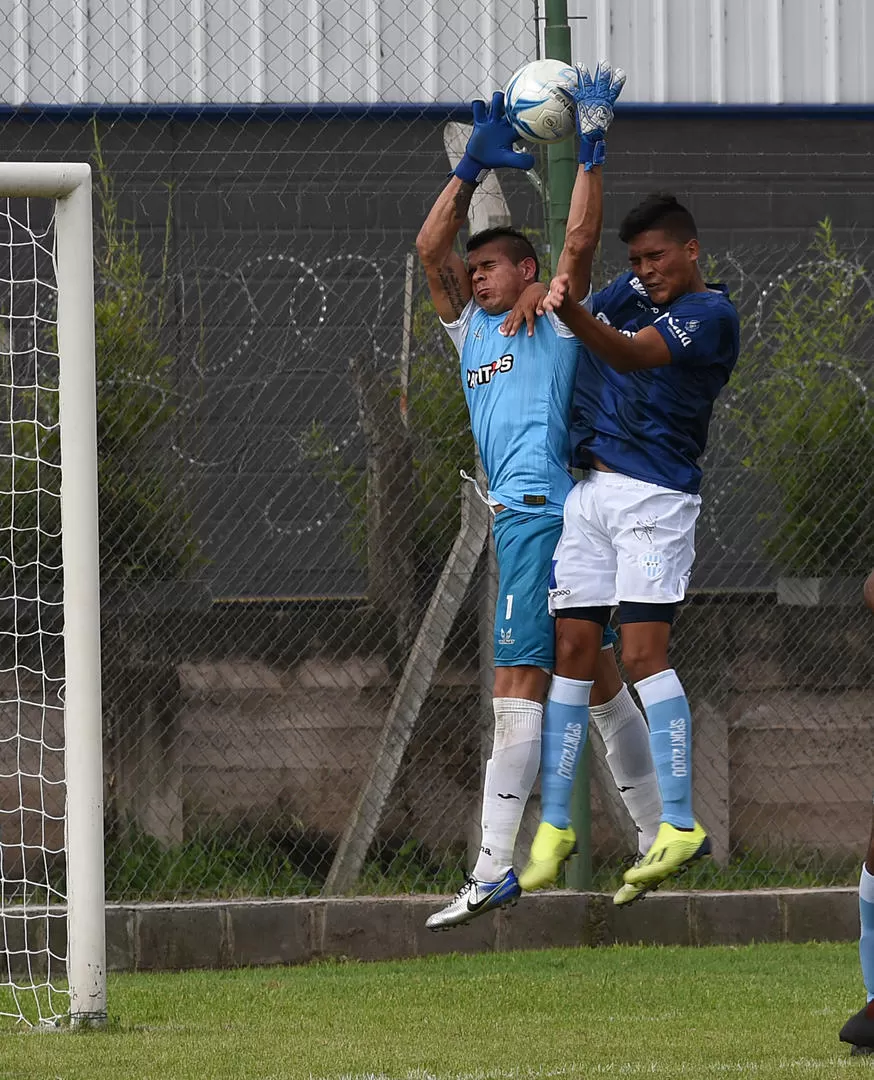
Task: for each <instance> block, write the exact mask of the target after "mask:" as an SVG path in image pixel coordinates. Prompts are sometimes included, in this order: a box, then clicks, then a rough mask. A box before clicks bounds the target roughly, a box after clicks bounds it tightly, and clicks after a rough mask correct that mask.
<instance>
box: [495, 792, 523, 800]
mask: <svg viewBox="0 0 874 1080" xmlns="http://www.w3.org/2000/svg"><path fill="white" fill-rule="evenodd" d="M498 798H499V799H515V800H516V802H518V801H519V796H518V795H502V794H501V793H500V791H499V792H498Z"/></svg>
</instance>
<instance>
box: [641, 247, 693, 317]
mask: <svg viewBox="0 0 874 1080" xmlns="http://www.w3.org/2000/svg"><path fill="white" fill-rule="evenodd" d="M628 261H629V262H630V263H631V269H632V270H633V271H634V272H635V274H637V276H638V278H640V281H641V284H642V285H643V286H644V288H645V289H646V291H647V293H648V294H649V298H650V300H652V302H653V303H654V304H656V305H658V306H659V307H665V306H666V305H667V304H670V303H672V302H673V301H674V300H676V299H677V297H678V296H682V295H683V294H684V293H687V292H693V291H694V290H695V288H696V285H697V282H698V241H697V240H687V241H686V242H685V243H684V242H682V241H680V240H676V239H675V238H674V237H672V236H671V235H670V233H667V232H665V231H664V230H663V229H647V230H646V232H642V233H638V234H637V236H634V237H632V239H631V240H630V241H629V242H628Z"/></svg>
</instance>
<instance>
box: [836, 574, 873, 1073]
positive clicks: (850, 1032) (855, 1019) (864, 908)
mask: <svg viewBox="0 0 874 1080" xmlns="http://www.w3.org/2000/svg"><path fill="white" fill-rule="evenodd" d="M863 597H864V600H865V604H866V605H867V607H868V608H869V610H870V611H872V612H874V571H872V572H871V573H870V574H869V575H868V580H867V581H866V582H865V589H864V593H863ZM859 922H860V923H861V933H860V935H859V960H860V961H861V964H862V979H863V981H864V983H865V992H866V993H867V995H868V1003H867V1005H866V1006H865V1007H864V1008H863V1009H860V1010H859V1012H857V1013H855V1015H853V1016H851V1017H850V1019H849V1020H848V1021H847V1022H846V1024H844V1026H843V1027H842V1028H841V1031H840V1038H841V1039H842V1041H843V1042H848V1043H851V1044H852V1047H853V1050H852V1052H853V1054H874V816H872V818H871V839H870V840H869V841H868V856H867V858H866V859H865V862H864V864H863V865H862V876H861V878H860V879H859Z"/></svg>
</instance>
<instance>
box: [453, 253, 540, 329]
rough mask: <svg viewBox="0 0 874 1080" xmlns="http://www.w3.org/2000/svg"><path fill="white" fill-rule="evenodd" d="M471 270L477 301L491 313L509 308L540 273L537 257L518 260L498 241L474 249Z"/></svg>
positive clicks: (472, 287) (469, 266)
mask: <svg viewBox="0 0 874 1080" xmlns="http://www.w3.org/2000/svg"><path fill="white" fill-rule="evenodd" d="M467 270H468V273H469V274H470V285H471V289H472V290H473V297H474V300H476V302H477V303H478V304H479V306H480V307H481V308H482V309H483V311H484V312H485V313H486V314H487V315H501V314H502V313H503V312H505V311H509V310H510V309H511V308H512V307H513V305H514V304H515V303H516V301H517V300H518V299H519V297H520V296H521V295H522V293H523V292H524V291H525V289H526V288H527V287H528V286H529V285H530V284H531V282H532V281H534V279H535V277H536V273H537V267H536V264H535V262H534V260H533V259H527V258H526V259H522V261H521V262H518V263H514V262H513V260H512V258H511V257H510V255H509V254H508V252H507V250H506V248H505V246H504V245H503V244H501V242H500V241H497V240H496V241H493V242H491V243H489V244H483V246H482V247H478V248H476V249H475V250H474V251H471V252H470V253H469V254H468V257H467Z"/></svg>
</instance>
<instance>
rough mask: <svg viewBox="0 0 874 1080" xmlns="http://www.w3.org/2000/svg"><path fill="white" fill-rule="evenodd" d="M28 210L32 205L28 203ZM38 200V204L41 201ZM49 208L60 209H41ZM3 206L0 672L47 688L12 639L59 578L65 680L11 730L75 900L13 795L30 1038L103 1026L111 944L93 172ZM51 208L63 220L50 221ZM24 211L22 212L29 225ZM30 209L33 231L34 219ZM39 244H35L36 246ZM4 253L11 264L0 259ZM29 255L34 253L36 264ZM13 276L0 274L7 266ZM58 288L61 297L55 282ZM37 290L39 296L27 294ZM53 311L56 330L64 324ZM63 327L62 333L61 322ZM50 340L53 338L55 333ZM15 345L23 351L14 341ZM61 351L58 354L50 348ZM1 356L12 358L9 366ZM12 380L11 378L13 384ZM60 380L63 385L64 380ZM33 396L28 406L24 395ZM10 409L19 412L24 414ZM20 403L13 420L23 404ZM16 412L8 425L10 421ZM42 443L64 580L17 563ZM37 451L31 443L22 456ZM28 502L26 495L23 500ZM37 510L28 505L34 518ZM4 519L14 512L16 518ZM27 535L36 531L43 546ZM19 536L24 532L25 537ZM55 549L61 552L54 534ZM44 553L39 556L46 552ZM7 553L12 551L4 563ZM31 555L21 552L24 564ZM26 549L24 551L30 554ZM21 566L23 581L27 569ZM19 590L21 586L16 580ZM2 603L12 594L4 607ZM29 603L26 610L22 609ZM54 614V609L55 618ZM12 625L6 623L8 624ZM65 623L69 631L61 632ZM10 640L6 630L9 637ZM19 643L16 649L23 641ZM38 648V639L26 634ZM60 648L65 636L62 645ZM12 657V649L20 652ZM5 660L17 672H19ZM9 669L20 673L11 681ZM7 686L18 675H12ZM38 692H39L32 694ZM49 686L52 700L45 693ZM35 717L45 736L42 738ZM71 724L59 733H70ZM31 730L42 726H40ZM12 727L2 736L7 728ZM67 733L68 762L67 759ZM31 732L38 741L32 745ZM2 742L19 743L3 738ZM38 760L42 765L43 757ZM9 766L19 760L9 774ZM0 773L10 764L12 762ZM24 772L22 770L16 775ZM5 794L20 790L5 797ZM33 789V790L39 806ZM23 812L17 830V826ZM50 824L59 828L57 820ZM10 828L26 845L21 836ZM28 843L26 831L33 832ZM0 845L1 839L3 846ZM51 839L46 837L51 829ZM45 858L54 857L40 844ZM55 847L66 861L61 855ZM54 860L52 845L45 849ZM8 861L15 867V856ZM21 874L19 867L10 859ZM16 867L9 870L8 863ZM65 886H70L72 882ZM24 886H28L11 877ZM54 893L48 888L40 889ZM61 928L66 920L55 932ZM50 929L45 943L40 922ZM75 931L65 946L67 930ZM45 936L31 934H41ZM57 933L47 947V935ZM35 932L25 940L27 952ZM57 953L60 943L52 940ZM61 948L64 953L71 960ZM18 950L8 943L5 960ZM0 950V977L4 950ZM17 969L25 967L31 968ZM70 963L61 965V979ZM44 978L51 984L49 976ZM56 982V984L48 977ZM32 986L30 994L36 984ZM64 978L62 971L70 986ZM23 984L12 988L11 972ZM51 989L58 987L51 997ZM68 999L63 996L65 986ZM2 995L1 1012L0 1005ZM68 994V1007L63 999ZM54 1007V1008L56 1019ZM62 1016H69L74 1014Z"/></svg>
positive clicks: (0, 819)
mask: <svg viewBox="0 0 874 1080" xmlns="http://www.w3.org/2000/svg"><path fill="white" fill-rule="evenodd" d="M20 200H24V202H20ZM38 200H39V201H38ZM46 200H51V203H47V202H46ZM0 202H2V205H3V207H4V208H5V209H4V211H3V214H2V216H0V224H2V225H4V226H5V229H6V235H5V238H4V237H0V249H2V250H3V254H2V255H0V278H2V282H3V290H4V292H3V296H2V297H0V324H4V323H6V322H8V326H4V328H3V334H2V340H0V360H2V361H3V364H4V367H3V372H4V379H3V381H4V383H6V382H8V383H9V385H8V386H6V385H4V386H3V388H2V391H3V397H4V400H5V401H8V402H9V403H10V405H9V407H8V409H7V406H6V405H5V404H4V405H3V408H4V409H6V410H7V411H5V412H4V413H3V415H2V416H0V425H2V426H3V427H4V429H5V432H6V434H4V442H3V446H2V450H3V454H2V456H3V457H5V458H7V459H8V461H7V462H5V463H4V470H6V469H7V467H8V472H7V471H4V473H3V475H4V477H5V476H7V475H9V476H11V477H12V478H13V479H12V483H11V484H8V485H7V484H6V483H5V482H4V484H3V487H4V488H5V489H6V490H4V491H3V492H2V493H0V495H2V497H3V499H4V502H3V507H4V511H3V513H4V516H5V517H6V518H7V520H6V521H2V522H0V525H2V526H3V527H4V528H6V529H7V530H8V531H9V535H10V541H9V542H10V544H11V545H13V546H12V548H11V551H12V555H11V557H8V556H7V557H5V562H6V563H8V564H9V565H8V566H7V567H5V568H4V569H5V571H6V577H5V578H4V581H11V582H12V583H13V588H12V589H11V593H12V595H11V596H9V595H5V596H3V597H2V599H3V601H4V602H5V603H6V604H7V607H8V609H9V610H12V611H14V619H15V620H16V622H15V627H14V631H13V633H10V632H8V631H7V632H5V633H4V634H3V636H2V642H3V643H4V647H3V649H2V652H0V655H2V659H0V667H2V669H3V677H4V679H5V683H4V686H7V687H8V686H13V687H14V686H18V687H19V688H20V687H21V686H23V685H25V684H27V685H28V686H34V685H36V686H38V684H39V677H40V674H41V673H40V672H39V671H35V670H33V665H32V663H31V664H30V666H28V661H26V660H23V659H21V658H20V654H19V640H18V637H17V636H15V635H17V630H18V619H19V612H20V611H21V610H23V608H24V607H25V605H26V603H28V602H35V603H36V604H37V605H38V606H39V605H42V604H43V597H42V595H41V591H40V581H41V580H42V579H41V577H40V575H41V574H42V575H43V578H51V573H52V572H53V571H57V577H58V580H59V583H60V582H61V581H62V588H63V601H62V602H63V632H62V636H63V648H62V649H61V648H60V644H59V645H58V649H57V652H58V654H59V657H61V658H62V659H61V660H59V664H60V663H61V662H62V665H63V670H62V671H60V670H59V674H58V677H57V678H55V679H54V680H52V679H49V677H48V676H47V675H45V674H44V673H43V690H42V697H41V698H40V697H39V693H40V691H39V689H37V690H36V691H35V692H30V693H23V692H22V691H21V690H20V689H19V702H18V706H17V715H18V716H19V718H21V717H24V718H25V721H26V724H27V725H28V726H27V728H26V730H25V728H24V726H23V723H24V721H22V720H19V730H18V739H19V740H20V741H21V740H25V741H28V742H30V743H31V744H33V743H35V742H38V741H39V739H42V743H41V744H40V745H39V747H38V748H37V749H38V751H39V755H38V756H39V761H40V762H42V760H43V757H47V756H49V754H48V753H47V751H56V752H57V766H56V768H57V772H58V773H59V772H60V771H61V769H63V776H58V775H55V774H53V775H51V776H47V777H46V776H43V774H42V766H41V765H40V775H39V776H38V777H35V776H33V775H32V771H31V770H24V771H25V772H26V776H25V778H24V779H21V778H19V782H18V791H19V793H20V792H22V791H24V789H25V783H28V784H30V785H31V788H33V789H34V790H38V791H43V790H49V789H50V788H51V787H52V785H54V796H55V797H56V798H57V800H58V802H59V804H60V810H59V811H58V814H60V813H63V822H62V823H61V822H60V821H59V820H58V817H57V816H56V817H54V818H53V819H52V820H53V822H54V826H55V827H56V831H57V833H58V834H59V835H60V836H61V842H60V843H58V845H57V849H53V850H52V852H51V855H52V856H54V857H55V862H56V863H57V865H58V866H59V867H60V868H61V869H60V871H59V873H60V874H61V875H62V876H61V880H62V881H63V880H64V879H65V881H66V894H65V895H64V892H63V890H62V889H58V888H56V887H54V885H53V882H52V880H51V879H50V872H49V870H48V869H46V871H45V874H42V872H40V873H39V874H37V875H36V877H34V876H33V875H30V874H29V872H28V870H27V867H28V865H33V864H36V865H42V866H44V867H46V868H47V867H49V865H50V864H52V865H54V864H53V863H52V859H51V858H50V857H49V856H48V855H47V854H46V853H43V857H42V862H41V863H40V859H39V854H40V853H39V852H38V851H36V850H35V847H36V845H34V844H33V842H32V841H31V842H30V843H29V842H28V838H27V836H26V835H25V831H26V830H25V827H24V824H22V821H23V819H24V818H25V816H26V815H27V814H35V813H39V810H40V807H39V806H37V807H34V806H33V805H32V802H33V799H32V797H31V796H26V797H25V796H23V795H21V794H19V796H18V800H19V806H18V807H17V808H15V807H8V806H0V855H2V854H3V853H4V852H5V851H6V848H5V847H4V845H7V844H9V842H10V841H9V839H8V837H9V836H10V834H11V835H12V836H13V843H18V842H19V841H18V839H17V837H18V836H19V835H20V847H21V856H20V860H18V861H17V862H15V866H16V867H17V866H18V865H19V864H20V865H22V866H24V867H25V869H24V870H23V871H22V872H21V880H20V881H18V880H17V879H16V882H15V884H14V887H9V886H8V882H7V880H6V874H5V871H4V867H3V864H2V859H0V874H2V877H3V880H2V882H0V887H2V889H3V895H2V923H3V925H2V933H3V939H2V942H0V998H2V1000H3V1001H4V1003H5V1002H6V1001H7V1000H11V1001H14V1002H15V1005H16V1006H17V1007H18V1008H19V1010H20V1015H19V1016H17V1017H16V1016H15V1007H12V1008H9V1007H7V1005H6V1004H4V1005H3V1007H2V1008H0V1012H2V1013H3V1014H5V1015H7V1016H13V1017H14V1018H15V1019H17V1020H19V1021H23V1022H25V1023H28V1024H33V1025H34V1026H39V1025H55V1024H57V1023H60V1022H61V1021H62V1020H63V1019H64V1016H65V1013H67V1014H68V1015H69V1020H70V1024H71V1025H72V1026H82V1025H85V1024H100V1023H102V1022H103V1021H104V1020H105V1018H106V962H105V953H106V943H105V907H104V869H103V747H102V719H101V696H100V616H99V568H98V560H99V552H98V516H97V409H96V370H95V334H94V272H93V239H92V222H91V169H90V167H89V166H88V165H85V164H77V163H58V164H53V163H45V162H39V163H27V162H5V163H0ZM52 204H53V214H52ZM20 206H25V207H26V211H24V212H22V211H20V210H19V207H20ZM31 207H33V208H34V215H35V216H34V217H33V218H32V216H31ZM40 207H42V213H43V217H44V218H49V219H51V225H50V226H47V227H46V229H45V230H44V231H40V229H37V228H36V227H35V226H33V225H32V224H31V223H32V221H33V220H36V217H38V211H39V210H40ZM29 238H30V239H29ZM4 243H5V244H6V248H8V251H7V250H6V248H4V247H3V245H4ZM29 243H32V246H33V251H32V252H30V251H28V250H27V247H28V244H29ZM22 258H23V259H24V264H25V265H26V266H30V262H29V261H28V260H31V261H32V263H33V265H34V266H35V267H37V266H39V267H42V266H45V268H46V269H45V279H44V278H43V277H42V273H43V271H42V270H35V271H34V273H33V280H32V281H29V280H27V273H24V274H23V275H22V276H23V277H24V278H25V280H24V281H23V283H22V282H19V280H17V278H16V269H15V267H16V263H21V262H22ZM4 262H5V264H6V265H5V266H4V265H3V263H4ZM52 274H53V275H54V278H55V280H54V282H52V281H50V280H49V279H50V277H51V275H52ZM28 289H30V292H28ZM31 297H32V298H33V299H32V306H33V313H32V323H28V319H29V318H31V316H30V315H29V314H28V313H26V312H25V313H24V314H22V312H21V310H20V309H21V308H22V307H23V306H24V305H25V304H26V303H30V302H31V299H30V298H31ZM55 311H56V315H55ZM55 318H56V327H55V326H53V325H52V321H53V320H54V319H55ZM46 326H48V329H46ZM16 335H17V338H16ZM46 343H47V344H46ZM55 343H56V344H55ZM4 352H5V353H6V355H5V356H3V355H2V354H3V353H4ZM46 357H48V358H49V361H50V363H49V370H51V372H52V373H53V374H52V383H53V384H52V385H50V386H48V387H46V386H45V385H42V384H41V378H40V371H41V370H42V369H43V368H44V367H45V366H46V363H47V361H46ZM31 369H32V370H33V371H34V372H35V374H34V375H33V377H32V378H33V387H32V389H28V388H25V389H24V390H23V389H22V385H21V377H20V375H19V374H17V373H18V372H19V371H23V370H27V371H30V370H31ZM6 372H8V373H9V375H8V378H7V377H6ZM55 378H56V385H55V384H54V380H55ZM28 393H29V394H30V395H31V396H30V397H28V396H26V395H27V394H28ZM16 394H17V395H18V397H17V398H16ZM44 399H45V400H50V402H51V405H50V416H51V422H50V424H46V423H45V422H44V417H43V414H42V413H41V411H40V410H41V408H42V406H41V405H40V404H39V403H40V402H42V401H43V400H44ZM31 401H33V402H34V403H35V404H34V405H33V416H32V418H25V420H24V421H22V411H21V410H22V404H21V403H22V402H26V403H30V402H31ZM16 402H18V404H16ZM10 410H11V411H10ZM28 423H29V424H30V425H31V431H33V432H36V435H35V436H28V438H31V437H33V438H36V439H37V444H36V447H37V448H36V450H34V451H32V452H31V451H30V450H25V451H22V450H21V449H20V448H17V447H16V437H18V436H19V433H20V432H21V430H22V429H25V430H26V428H27V424H28ZM48 427H54V428H55V429H56V430H55V431H54V433H53V435H52V438H53V439H54V440H55V441H54V442H52V444H51V445H52V446H53V447H55V448H56V447H58V446H59V451H60V458H59V464H60V483H59V491H60V532H61V537H60V552H61V561H62V564H63V568H62V571H61V568H60V567H58V566H46V567H43V565H42V562H43V560H42V558H41V556H40V552H41V551H42V550H46V545H45V542H44V541H41V538H40V536H39V535H37V537H36V539H35V540H34V541H33V543H34V544H35V545H36V548H35V550H36V552H37V554H36V556H35V557H31V556H30V555H27V556H26V558H25V557H24V556H22V558H21V560H20V564H18V563H19V560H17V559H16V554H15V552H16V549H15V547H14V545H15V544H16V543H19V544H20V540H18V539H17V537H16V535H15V533H16V523H15V513H16V511H15V506H16V498H19V499H22V498H24V497H27V498H30V499H31V500H35V501H33V503H32V505H35V506H36V508H37V509H36V511H35V513H36V523H37V530H38V529H40V528H42V527H43V526H42V525H41V522H42V521H43V520H44V512H43V511H40V509H39V506H40V503H39V500H40V498H41V497H43V481H42V480H41V479H38V480H37V482H36V483H31V484H30V485H29V487H27V486H26V485H24V484H23V482H22V483H21V484H19V483H17V482H16V480H15V476H16V470H18V475H19V476H21V475H23V471H22V470H23V469H25V468H28V469H30V470H31V472H29V473H27V476H31V475H36V477H37V478H40V477H41V476H46V475H49V473H50V470H51V469H54V474H53V475H54V476H56V475H57V465H58V462H57V460H55V461H54V462H46V461H43V460H42V459H41V458H40V445H41V443H40V441H39V440H41V439H42V438H43V435H44V432H45V431H46V430H47V428H48ZM27 446H28V447H29V446H30V443H27ZM56 484H57V481H56V480H54V479H53V480H52V481H51V484H50V485H49V486H50V487H51V490H49V491H46V492H45V499H44V501H48V500H49V498H51V499H53V500H54V503H55V504H56V503H57V499H58V492H57V487H56V486H54V485H56ZM22 487H26V490H25V491H24V493H23V495H22V494H21V492H22ZM28 505H31V504H28ZM7 507H8V508H9V509H7ZM37 530H32V531H37ZM23 531H24V530H23V529H22V528H19V529H18V532H19V533H22V532H23ZM51 536H52V537H56V536H57V532H56V531H55V532H54V533H53V534H51ZM41 542H42V543H43V547H42V548H41V547H40V543H41ZM4 550H5V549H4ZM22 550H23V548H22ZM29 550H30V549H28V551H29ZM17 564H18V565H17ZM16 575H18V577H16ZM19 580H23V581H26V582H30V581H31V580H35V581H36V583H37V584H36V596H35V597H34V596H33V595H31V594H32V591H33V590H32V589H31V588H30V587H28V588H24V589H20V588H19V587H18V585H17V584H16V583H17V582H18V581H19ZM9 591H10V590H9V589H8V587H5V588H4V589H3V592H4V593H8V592H9ZM22 592H24V593H26V594H27V595H25V596H22V595H21V593H22ZM57 606H58V607H59V610H60V603H59V604H58V605H57ZM12 617H13V616H10V618H12ZM59 623H60V619H59ZM43 626H44V624H43V621H41V619H40V618H39V617H38V618H37V633H38V634H43V633H44V632H45V631H44V630H43ZM5 629H6V628H5V626H4V630H5ZM19 636H20V635H19ZM31 636H33V634H31ZM55 636H57V637H60V634H57V635H55ZM10 644H11V646H12V648H7V647H6V645H10ZM10 657H11V659H10ZM10 665H11V666H10ZM10 672H14V673H12V674H10ZM28 680H29V681H28ZM49 683H51V684H52V685H51V694H48V693H47V691H46V689H45V686H46V685H47V684H49ZM2 696H3V698H4V699H7V700H5V701H4V702H3V705H4V707H5V709H6V712H5V713H4V715H14V705H13V704H11V703H10V702H9V700H8V697H9V695H8V693H7V691H6V690H5V689H4V690H3V692H2ZM40 707H41V709H42V715H43V723H42V726H41V727H38V726H37V725H38V724H39V713H40ZM52 711H53V712H54V713H56V714H57V715H56V716H55V715H53V716H52V717H50V719H51V721H52V723H55V724H56V725H57V728H58V732H57V735H56V736H55V735H52V734H46V732H51V733H53V732H54V728H52V727H51V725H49V724H46V722H45V716H46V715H47V714H48V713H50V712H52ZM61 717H62V720H61ZM31 718H32V719H31ZM4 726H7V725H4ZM61 727H62V728H63V747H61V746H59V745H57V743H58V742H59V741H60V737H61V730H60V729H61ZM34 730H37V731H38V732H39V733H40V734H38V735H37V736H36V737H34ZM2 734H3V740H0V741H4V742H8V741H9V739H7V736H11V733H10V732H8V731H4V732H3V733H2ZM34 754H35V751H34ZM17 755H18V761H19V762H20V761H21V760H22V757H21V749H20V747H19V749H18V751H17ZM14 756H15V754H14V752H13V751H12V749H11V748H10V749H9V753H8V754H7V759H10V758H13V757H14ZM7 759H4V760H7ZM2 768H3V772H4V778H5V779H6V780H8V775H7V774H6V765H3V766H2ZM19 769H20V770H21V769H22V766H21V765H20V764H19ZM6 787H7V788H8V789H9V790H10V791H14V790H15V786H14V784H13V783H12V782H11V781H10V782H8V783H7V785H6ZM31 788H28V790H31ZM16 809H17V811H18V815H19V819H21V820H20V821H17V820H16V819H15V817H14V814H15V812H16ZM43 813H44V814H45V816H46V817H47V818H48V817H51V814H50V813H49V812H47V811H45V810H44V811H43ZM16 828H18V832H17V833H16ZM31 828H32V826H31ZM4 829H6V836H5V837H4ZM42 835H43V836H45V835H46V833H45V825H44V826H43V834H42ZM43 843H44V844H46V843H47V842H46V841H45V840H43ZM61 844H62V845H63V848H64V851H63V852H62V851H60V847H61ZM48 846H51V845H48ZM13 856H14V853H13ZM15 858H17V856H16V857H15ZM7 861H8V862H9V865H10V866H11V865H12V863H13V861H14V858H12V857H10V858H9V859H8V860H7ZM64 870H65V873H64ZM15 873H16V874H17V873H18V871H17V870H16V871H15ZM43 877H45V879H46V880H43ZM52 917H53V918H54V919H55V920H56V921H55V923H54V924H52V923H51V919H52ZM40 918H42V920H43V923H44V927H43V930H42V935H43V936H42V937H40V931H39V921H40ZM57 920H60V922H61V925H60V931H61V932H60V933H58V932H57V926H58V923H57ZM64 920H65V921H66V934H64V933H63V929H64V927H63V922H64ZM34 926H36V929H34ZM52 926H54V928H55V932H54V933H53V934H52V933H51V932H50V928H51V927H52ZM29 931H30V938H29ZM50 937H52V939H53V940H52V941H49V940H48V939H49V938H50ZM64 940H66V947H65V948H64ZM10 942H11V943H13V944H12V945H10ZM16 945H17V946H19V947H18V949H17V951H18V952H19V954H20V955H19V956H18V957H17V959H16V961H15V962H13V960H12V958H11V956H10V950H11V949H13V948H15V947H16ZM4 947H5V949H6V951H7V954H6V957H5V970H4V964H3V958H2V950H3V948H4ZM31 948H34V949H39V948H42V949H43V950H44V951H45V954H46V955H45V959H44V965H41V964H33V965H31V964H30V957H29V952H30V949H31ZM22 959H23V963H22ZM64 961H65V962H66V963H65V964H64ZM42 966H45V967H46V968H47V969H48V971H49V974H48V976H46V975H45V973H44V972H43V970H42ZM53 966H54V968H55V969H60V970H59V971H58V972H57V978H56V979H55V975H56V972H55V971H53V970H52V967H53ZM22 967H24V969H25V972H26V973H27V972H28V971H29V972H30V984H32V985H30V984H28V981H27V974H25V976H24V977H22V976H21V974H20V972H21V970H22ZM64 967H66V971H64V970H63V969H64ZM14 969H15V970H17V971H18V972H19V974H17V975H16V974H15V970H14ZM55 983H57V984H55ZM65 983H66V985H65ZM28 991H29V992H30V994H31V1001H30V1012H28V1009H27V1008H25V1004H26V1001H25V1002H24V1003H22V999H26V998H27V996H28ZM3 994H6V995H7V997H2V995H3ZM67 994H69V998H68V999H67ZM34 999H35V1000H36V1017H35V1018H34V1016H33V1001H34ZM46 999H48V1002H49V1004H48V1005H46V1004H45V1002H46ZM67 1003H68V1006H69V1007H68V1009H67V1010H65V1009H64V1007H63V1006H64V1005H65V1004H67Z"/></svg>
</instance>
